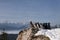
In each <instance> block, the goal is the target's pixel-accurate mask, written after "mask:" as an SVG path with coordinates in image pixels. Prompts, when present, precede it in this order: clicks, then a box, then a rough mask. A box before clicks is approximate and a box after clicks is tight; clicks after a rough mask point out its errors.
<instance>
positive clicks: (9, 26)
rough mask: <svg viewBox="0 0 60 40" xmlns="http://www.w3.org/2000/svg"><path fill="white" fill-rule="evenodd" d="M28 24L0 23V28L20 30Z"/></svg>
mask: <svg viewBox="0 0 60 40" xmlns="http://www.w3.org/2000/svg"><path fill="white" fill-rule="evenodd" d="M27 25H28V24H22V23H0V30H3V29H5V30H20V29H23V28H26V27H27Z"/></svg>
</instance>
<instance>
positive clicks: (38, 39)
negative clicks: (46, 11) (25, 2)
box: [16, 22, 50, 40]
mask: <svg viewBox="0 0 60 40" xmlns="http://www.w3.org/2000/svg"><path fill="white" fill-rule="evenodd" d="M40 28H43V26H42V25H39V23H35V24H33V23H32V22H30V28H27V29H25V30H22V31H20V32H19V35H18V37H17V39H16V40H50V39H49V37H46V36H44V35H39V36H35V34H36V33H37V31H39V30H40Z"/></svg>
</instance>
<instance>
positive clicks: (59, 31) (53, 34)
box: [35, 28, 60, 40]
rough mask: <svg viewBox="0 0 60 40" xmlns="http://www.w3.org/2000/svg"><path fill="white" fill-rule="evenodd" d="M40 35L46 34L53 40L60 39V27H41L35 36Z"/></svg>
mask: <svg viewBox="0 0 60 40" xmlns="http://www.w3.org/2000/svg"><path fill="white" fill-rule="evenodd" d="M38 35H46V36H48V37H49V38H50V39H51V40H60V28H56V29H51V30H46V29H40V31H38V32H37V33H36V34H35V36H38Z"/></svg>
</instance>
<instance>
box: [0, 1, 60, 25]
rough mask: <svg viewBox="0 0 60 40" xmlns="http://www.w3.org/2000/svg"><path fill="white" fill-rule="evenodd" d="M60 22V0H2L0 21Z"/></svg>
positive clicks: (0, 3) (0, 2)
mask: <svg viewBox="0 0 60 40" xmlns="http://www.w3.org/2000/svg"><path fill="white" fill-rule="evenodd" d="M31 20H32V21H37V22H51V23H52V24H60V0H0V22H4V21H9V22H29V21H31Z"/></svg>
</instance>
